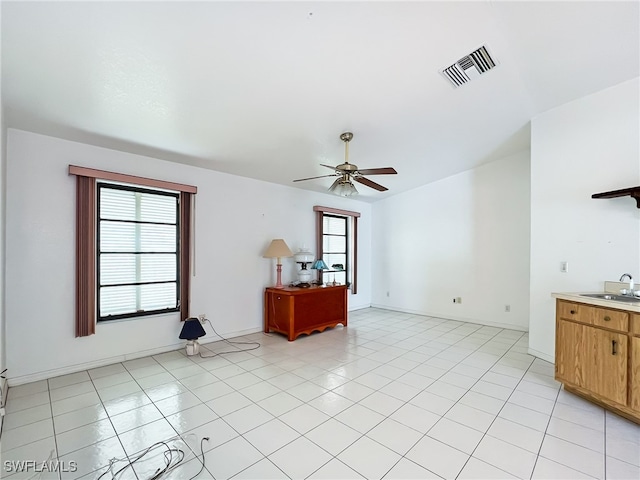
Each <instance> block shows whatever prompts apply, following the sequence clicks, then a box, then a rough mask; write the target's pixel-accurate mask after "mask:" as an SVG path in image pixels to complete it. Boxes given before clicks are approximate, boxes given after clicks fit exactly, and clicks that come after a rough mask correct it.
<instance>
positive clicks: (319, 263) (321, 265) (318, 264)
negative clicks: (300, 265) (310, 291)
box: [311, 258, 329, 270]
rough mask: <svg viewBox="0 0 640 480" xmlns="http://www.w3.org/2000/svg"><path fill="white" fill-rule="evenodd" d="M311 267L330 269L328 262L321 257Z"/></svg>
mask: <svg viewBox="0 0 640 480" xmlns="http://www.w3.org/2000/svg"><path fill="white" fill-rule="evenodd" d="M311 268H313V269H314V270H329V267H327V264H326V263H324V260H322V259H321V258H320V259H318V260H316V261H315V263H314V264H313V265H312V266H311Z"/></svg>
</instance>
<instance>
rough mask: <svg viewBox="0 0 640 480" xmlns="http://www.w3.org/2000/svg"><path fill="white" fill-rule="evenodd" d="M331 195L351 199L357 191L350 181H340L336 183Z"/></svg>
mask: <svg viewBox="0 0 640 480" xmlns="http://www.w3.org/2000/svg"><path fill="white" fill-rule="evenodd" d="M333 193H335V194H336V195H340V196H341V197H351V196H353V195H357V194H358V190H356V187H355V186H354V185H353V183H352V182H351V180H348V179H341V180H339V181H338V183H337V185H336V186H335V188H333Z"/></svg>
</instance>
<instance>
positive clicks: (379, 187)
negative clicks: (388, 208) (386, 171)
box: [353, 177, 389, 192]
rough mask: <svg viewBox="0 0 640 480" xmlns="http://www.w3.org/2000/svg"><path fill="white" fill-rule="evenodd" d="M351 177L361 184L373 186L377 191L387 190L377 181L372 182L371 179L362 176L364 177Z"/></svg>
mask: <svg viewBox="0 0 640 480" xmlns="http://www.w3.org/2000/svg"><path fill="white" fill-rule="evenodd" d="M353 179H354V180H355V181H356V182H358V183H361V184H363V185H366V186H367V187H371V188H375V189H376V190H378V191H379V192H384V191H386V190H389V189H388V188H387V187H383V186H382V185H380V184H379V183H376V182H373V181H371V180H369V179H368V178H364V177H353Z"/></svg>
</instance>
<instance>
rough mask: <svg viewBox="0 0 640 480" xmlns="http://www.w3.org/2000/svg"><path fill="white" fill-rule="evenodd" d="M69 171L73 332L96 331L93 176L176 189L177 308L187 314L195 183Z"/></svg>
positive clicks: (183, 316) (78, 168)
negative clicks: (73, 209)
mask: <svg viewBox="0 0 640 480" xmlns="http://www.w3.org/2000/svg"><path fill="white" fill-rule="evenodd" d="M69 175H70V176H75V177H76V225H75V226H76V233H75V237H76V268H75V271H76V279H75V284H76V285H75V336H76V337H88V336H90V335H93V334H95V333H96V324H97V323H98V322H97V321H96V316H97V308H96V296H97V275H96V224H97V221H96V217H97V207H96V195H97V193H96V183H97V180H98V179H100V180H103V181H112V182H117V183H124V184H132V185H139V186H144V187H151V188H158V189H166V190H175V191H177V192H179V193H180V217H179V219H180V237H181V238H182V242H181V245H180V264H181V269H180V282H181V283H180V311H179V320H180V321H184V320H186V319H187V318H189V306H190V303H191V302H190V299H191V274H192V268H191V267H192V263H193V258H194V256H195V242H194V231H193V227H194V225H195V224H194V221H195V195H196V194H197V193H198V187H196V186H194V185H187V184H183V183H177V182H171V181H167V180H157V179H154V178H148V177H139V176H136V175H128V174H124V173H118V172H110V171H107V170H98V169H95V168H89V167H81V166H78V165H69Z"/></svg>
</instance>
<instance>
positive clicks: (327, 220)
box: [322, 213, 351, 285]
mask: <svg viewBox="0 0 640 480" xmlns="http://www.w3.org/2000/svg"><path fill="white" fill-rule="evenodd" d="M347 220H348V217H340V216H338V215H330V214H327V213H325V214H323V215H322V259H323V260H324V263H326V264H327V266H328V267H329V268H330V270H325V271H324V272H323V274H322V281H323V283H329V282H332V281H334V280H335V281H336V282H338V283H340V284H342V285H349V284H350V283H351V281H350V279H351V277H350V275H349V273H350V268H349V266H350V264H351V262H350V261H349V254H350V252H349V226H348V223H347Z"/></svg>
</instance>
